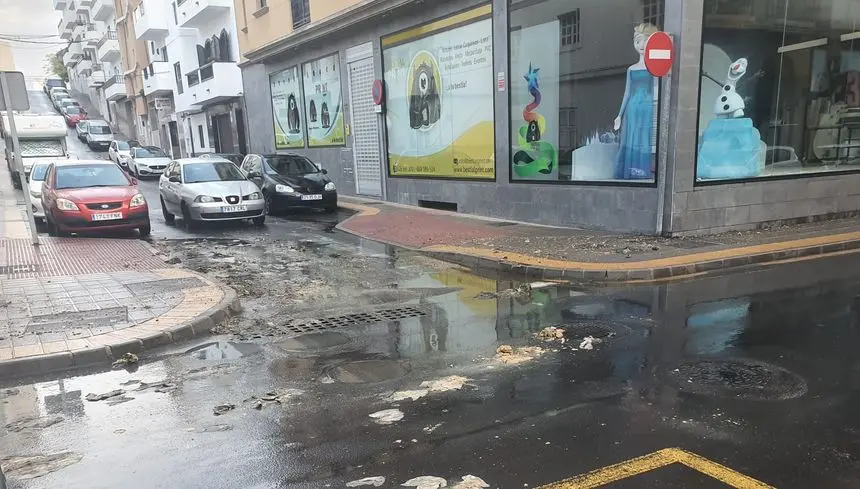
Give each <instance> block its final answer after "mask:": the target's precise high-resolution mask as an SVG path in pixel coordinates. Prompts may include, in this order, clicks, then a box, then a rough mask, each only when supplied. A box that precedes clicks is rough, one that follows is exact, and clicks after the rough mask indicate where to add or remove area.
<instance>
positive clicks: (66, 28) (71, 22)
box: [57, 10, 78, 39]
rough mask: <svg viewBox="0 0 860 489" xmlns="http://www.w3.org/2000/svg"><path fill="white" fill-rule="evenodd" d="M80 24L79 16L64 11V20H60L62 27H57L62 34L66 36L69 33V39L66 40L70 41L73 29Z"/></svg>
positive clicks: (69, 11)
mask: <svg viewBox="0 0 860 489" xmlns="http://www.w3.org/2000/svg"><path fill="white" fill-rule="evenodd" d="M77 24H78V16H77V15H75V13H74V12H73V11H71V10H63V18H62V19H60V25H58V26H57V29H58V30H59V32H60V34H65V33H66V32H68V37H66V38H64V39H70V38H71V36H72V29H74V28H75V26H76V25H77Z"/></svg>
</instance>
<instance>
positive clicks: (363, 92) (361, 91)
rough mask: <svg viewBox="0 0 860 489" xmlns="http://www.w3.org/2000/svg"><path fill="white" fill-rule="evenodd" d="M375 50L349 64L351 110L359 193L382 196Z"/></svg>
mask: <svg viewBox="0 0 860 489" xmlns="http://www.w3.org/2000/svg"><path fill="white" fill-rule="evenodd" d="M372 56H373V51H372V50H371V51H370V57H367V58H364V59H360V60H357V61H351V62H350V63H349V65H348V66H349V107H350V111H349V112H350V114H351V116H352V154H353V157H354V158H355V193H357V194H359V195H369V196H373V197H382V164H381V158H380V155H379V152H380V148H379V123H378V118H379V116H377V115H376V112H374V111H373V95H372V94H371V90H372V88H373V57H372Z"/></svg>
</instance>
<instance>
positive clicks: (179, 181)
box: [167, 175, 182, 183]
mask: <svg viewBox="0 0 860 489" xmlns="http://www.w3.org/2000/svg"><path fill="white" fill-rule="evenodd" d="M167 181H168V182H172V183H182V181H181V180H180V179H179V177H177V176H175V175H174V176H172V177H167Z"/></svg>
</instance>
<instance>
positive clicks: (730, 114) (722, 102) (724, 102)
mask: <svg viewBox="0 0 860 489" xmlns="http://www.w3.org/2000/svg"><path fill="white" fill-rule="evenodd" d="M748 64H749V63H748V62H747V59H746V58H740V59H738V60H737V61H735V62H734V63H732V65H731V66H730V67H729V73H728V76H727V78H726V81H725V83H723V91H722V93H721V94H720V96H719V97H717V101H716V102H715V103H714V114H715V115H716V116H717V117H723V118H726V119H735V118H739V117H743V116H744V109H745V108H746V104H745V103H744V99H743V97H741V96H740V95H738V92H737V90H736V87H737V84H738V80H740V79H741V77H743V76H744V75H745V74H746V72H747V65H748Z"/></svg>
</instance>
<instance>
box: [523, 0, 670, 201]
mask: <svg viewBox="0 0 860 489" xmlns="http://www.w3.org/2000/svg"><path fill="white" fill-rule="evenodd" d="M664 5H665V2H664V0H544V1H535V0H511V3H510V69H509V73H510V75H509V78H510V88H509V95H510V121H511V141H512V148H511V152H510V158H511V161H510V164H511V179H512V180H513V181H534V180H540V181H547V182H549V181H551V182H567V183H580V182H588V181H591V182H605V183H608V184H619V183H634V184H635V183H639V184H645V185H653V183H654V181H655V173H656V166H657V165H656V164H657V159H656V154H657V140H658V137H657V136H658V135H657V127H658V124H657V121H658V107H659V98H660V97H659V93H660V91H659V83H658V79H657V78H655V77H653V76H651V75H650V74H649V73H648V71H647V70H646V69H645V63H644V57H643V50H644V47H645V41H646V40H647V39H648V36H650V35H651V34H652V33H654V32H656V31H657V30H659V29H660V28H661V26H662V24H663V13H664Z"/></svg>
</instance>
